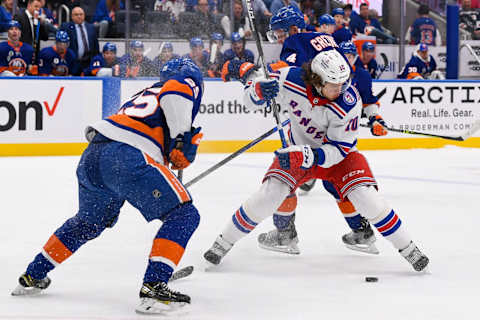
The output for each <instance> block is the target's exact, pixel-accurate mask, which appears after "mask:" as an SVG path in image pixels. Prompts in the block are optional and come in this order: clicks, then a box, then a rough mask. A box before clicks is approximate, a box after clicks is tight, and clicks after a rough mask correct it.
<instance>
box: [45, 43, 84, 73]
mask: <svg viewBox="0 0 480 320" xmlns="http://www.w3.org/2000/svg"><path fill="white" fill-rule="evenodd" d="M75 59H76V56H75V53H74V52H73V50H72V49H67V52H66V53H65V54H62V55H60V54H58V52H57V50H56V47H55V46H53V47H47V48H44V49H42V50H41V51H40V54H39V55H38V74H39V75H41V76H49V75H53V76H58V77H65V76H69V75H70V72H71V70H72V69H73V67H74V64H75Z"/></svg>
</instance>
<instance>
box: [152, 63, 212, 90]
mask: <svg viewBox="0 0 480 320" xmlns="http://www.w3.org/2000/svg"><path fill="white" fill-rule="evenodd" d="M176 75H182V76H184V77H189V78H192V79H193V80H194V81H195V82H196V83H197V85H199V86H202V85H203V75H202V71H200V68H199V67H198V66H197V65H196V64H195V62H193V60H192V59H190V58H176V59H172V60H170V61H168V62H167V63H165V64H164V65H163V67H162V69H161V70H160V81H161V82H165V81H167V80H168V79H170V78H171V77H173V76H176Z"/></svg>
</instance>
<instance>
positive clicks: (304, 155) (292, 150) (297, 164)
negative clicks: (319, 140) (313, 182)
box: [275, 145, 325, 170]
mask: <svg viewBox="0 0 480 320" xmlns="http://www.w3.org/2000/svg"><path fill="white" fill-rule="evenodd" d="M275 155H276V156H277V157H278V161H279V163H280V167H282V169H285V170H290V169H298V168H301V169H304V170H308V169H310V168H311V167H313V166H314V165H316V164H319V163H323V162H324V161H325V153H324V152H323V150H322V149H312V148H311V147H310V146H309V145H299V146H290V147H287V148H283V149H280V150H277V151H275ZM319 160H321V161H320V162H319Z"/></svg>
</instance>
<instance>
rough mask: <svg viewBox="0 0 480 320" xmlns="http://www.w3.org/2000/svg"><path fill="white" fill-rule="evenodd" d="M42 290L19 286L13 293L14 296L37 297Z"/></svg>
mask: <svg viewBox="0 0 480 320" xmlns="http://www.w3.org/2000/svg"><path fill="white" fill-rule="evenodd" d="M40 292H42V289H39V288H25V287H24V286H22V285H20V284H19V285H18V286H17V287H16V288H15V289H14V290H13V291H12V296H35V295H38V294H40Z"/></svg>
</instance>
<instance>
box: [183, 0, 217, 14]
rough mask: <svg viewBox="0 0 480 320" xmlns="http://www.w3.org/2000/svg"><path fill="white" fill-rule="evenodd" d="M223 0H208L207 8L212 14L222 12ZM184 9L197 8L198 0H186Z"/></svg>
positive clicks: (190, 10)
mask: <svg viewBox="0 0 480 320" xmlns="http://www.w3.org/2000/svg"><path fill="white" fill-rule="evenodd" d="M223 4H224V2H223V0H208V9H209V10H210V12H212V13H213V14H217V13H223ZM185 9H186V11H189V12H194V11H195V10H197V9H198V0H186V6H185Z"/></svg>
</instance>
